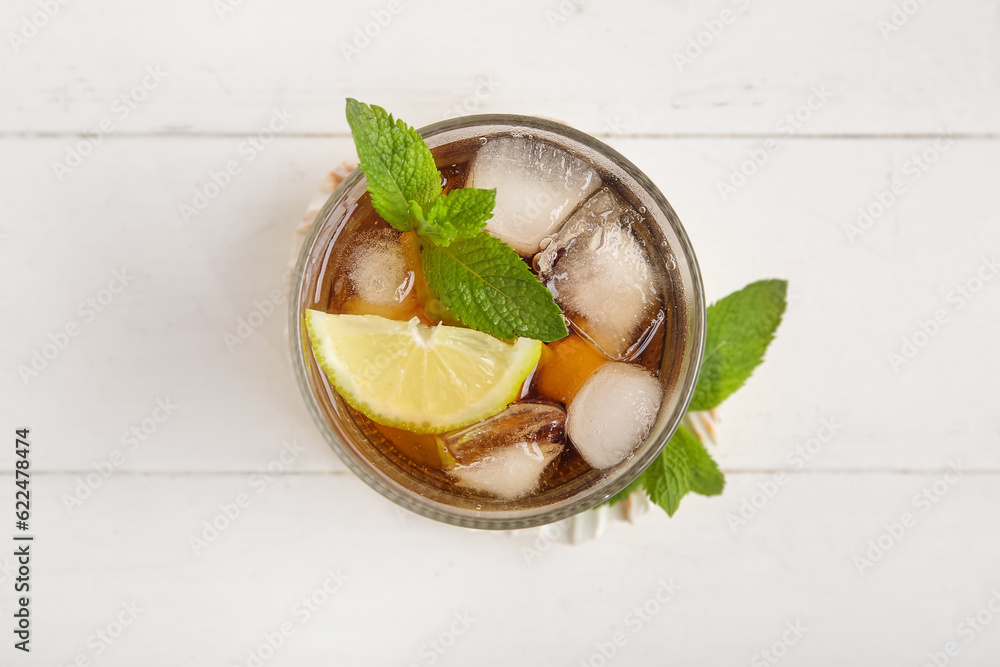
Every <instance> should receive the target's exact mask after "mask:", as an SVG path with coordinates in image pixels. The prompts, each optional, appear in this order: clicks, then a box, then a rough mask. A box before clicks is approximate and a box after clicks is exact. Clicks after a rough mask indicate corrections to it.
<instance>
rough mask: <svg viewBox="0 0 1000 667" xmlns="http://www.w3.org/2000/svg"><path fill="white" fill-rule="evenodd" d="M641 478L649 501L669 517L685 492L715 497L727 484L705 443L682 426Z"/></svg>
mask: <svg viewBox="0 0 1000 667" xmlns="http://www.w3.org/2000/svg"><path fill="white" fill-rule="evenodd" d="M640 479H641V480H642V487H643V488H644V489H645V490H646V493H647V494H649V498H650V500H652V501H653V502H654V503H656V504H657V505H659V506H660V507H662V508H663V509H664V510H666V512H667V514H668V515H669V516H673V515H674V512H676V511H677V508H678V507H679V506H680V504H681V498H683V497H684V496H686V495H687V494H688V492H690V491H694V492H695V493H699V494H702V495H705V496H714V495H718V494H720V493H722V488H723V487H724V486H725V483H726V480H725V478H724V477H723V475H722V472H721V471H720V470H719V466H718V465H716V463H715V461H714V460H712V457H711V456H710V455H709V453H708V451H707V450H706V449H705V446H704V445H703V444H701V441H700V440H698V438H697V436H695V434H694V433H692V432H691V431H689V430H688V429H687V428H686V427H684V426H678V427H677V432H676V433H674V437H672V438H671V439H670V442H668V443H667V446H666V447H665V448H664V450H663V452H661V453H660V455H659V456H658V457H656V460H655V461H653V463H652V465H650V466H649V467H648V468H646V470H645V472H643V473H642V476H641V477H640Z"/></svg>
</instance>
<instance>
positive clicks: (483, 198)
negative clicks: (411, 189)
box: [410, 188, 497, 246]
mask: <svg viewBox="0 0 1000 667" xmlns="http://www.w3.org/2000/svg"><path fill="white" fill-rule="evenodd" d="M496 201H497V191H496V189H493V190H481V189H479V188H462V189H461V190H452V191H451V192H449V193H448V194H444V195H441V196H440V197H437V198H436V199H435V200H434V201H432V202H431V204H430V206H428V207H427V209H426V211H425V210H422V209H421V208H420V207H414V202H411V204H410V211H411V213H412V214H413V217H414V219H415V220H416V228H417V234H419V235H420V236H423V237H424V238H426V239H429V240H430V241H432V242H433V243H435V244H437V245H442V246H446V245H448V244H449V243H451V242H452V241H454V240H455V239H467V238H470V237H473V236H475V235H476V234H478V233H479V231H480V230H481V229H482V228H483V225H485V224H486V221H487V220H489V219H490V218H492V217H493V207H494V206H495V205H496Z"/></svg>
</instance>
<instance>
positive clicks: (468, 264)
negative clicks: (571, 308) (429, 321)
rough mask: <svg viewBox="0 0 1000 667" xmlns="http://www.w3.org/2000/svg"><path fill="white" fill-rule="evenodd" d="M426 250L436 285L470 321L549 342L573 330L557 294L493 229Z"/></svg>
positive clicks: (428, 272)
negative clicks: (560, 305)
mask: <svg viewBox="0 0 1000 667" xmlns="http://www.w3.org/2000/svg"><path fill="white" fill-rule="evenodd" d="M420 256H421V262H422V264H423V267H424V275H425V276H426V277H427V283H428V284H429V285H430V288H431V290H432V291H433V292H434V293H435V294H437V295H438V298H439V299H441V303H443V304H444V305H445V307H446V308H448V309H449V310H451V312H453V313H454V314H455V315H456V316H457V317H458V319H459V320H461V321H462V323H463V324H465V325H466V326H469V327H472V328H473V329H478V330H479V331H484V332H486V333H488V334H492V335H494V336H496V337H497V338H504V339H508V340H509V339H512V338H517V337H519V336H523V337H525V338H534V339H536V340H540V341H544V342H549V341H553V340H559V339H560V338H563V337H565V336H567V335H568V334H569V332H568V331H567V330H566V324H565V322H563V319H562V315H561V314H560V313H561V312H562V311H560V310H559V306H557V305H556V303H555V301H553V300H552V294H551V293H550V292H549V291H548V289H546V288H545V286H544V285H542V283H541V282H539V280H538V278H536V277H535V274H533V273H532V272H531V269H529V268H528V266H527V265H526V264H525V263H524V262H523V261H522V260H521V258H520V257H519V256H518V254H517V253H516V252H514V250H513V249H512V248H511V247H510V246H508V245H507V244H506V243H503V242H502V241H500V240H499V239H497V238H495V237H493V236H492V235H490V233H489V232H485V231H482V232H479V233H478V234H477V235H475V236H473V237H471V238H467V239H458V240H456V241H453V242H452V243H451V244H450V245H448V246H446V247H442V246H438V245H435V244H434V243H426V242H425V243H421V244H420Z"/></svg>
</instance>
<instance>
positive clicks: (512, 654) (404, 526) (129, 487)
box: [0, 474, 1000, 667]
mask: <svg viewBox="0 0 1000 667" xmlns="http://www.w3.org/2000/svg"><path fill="white" fill-rule="evenodd" d="M767 479H768V476H766V475H754V474H743V475H735V476H733V477H732V478H731V480H730V485H729V488H728V489H727V491H726V494H725V495H724V496H723V497H722V498H720V499H704V498H690V499H686V500H685V501H684V504H683V506H682V511H681V512H680V513H679V514H678V515H677V517H676V518H675V519H672V520H671V519H668V518H667V517H666V516H665V515H662V514H659V513H658V514H655V515H648V516H647V517H645V518H644V519H643V520H642V521H640V523H639V524H638V525H635V526H630V525H627V524H620V525H616V526H614V527H613V528H612V529H611V530H610V531H609V533H608V534H607V535H606V536H605V537H604V538H602V539H601V540H599V541H597V542H593V543H589V544H587V545H586V546H583V547H572V546H569V545H566V544H562V543H556V544H552V545H549V543H548V542H546V540H545V539H540V538H539V534H537V533H524V534H520V535H516V536H513V537H512V536H508V535H505V534H490V533H481V532H474V531H464V530H461V529H456V528H451V527H447V526H443V525H438V524H434V523H432V522H429V521H426V520H423V519H420V518H417V517H413V516H408V515H400V514H399V513H397V511H396V510H395V509H394V506H392V505H391V504H389V503H388V502H387V501H384V500H381V499H380V498H378V497H377V496H376V495H375V494H374V493H372V492H370V491H369V490H367V489H366V488H365V487H363V485H362V484H361V483H360V482H359V481H357V480H356V479H354V478H353V477H352V476H350V475H346V474H342V475H318V476H316V475H313V476H284V477H282V478H280V479H278V480H277V481H275V482H274V483H273V484H271V485H270V486H268V487H267V488H266V489H265V490H264V491H263V493H260V494H256V493H255V492H254V491H253V487H252V486H251V485H250V484H249V483H248V479H247V478H246V476H243V475H224V476H219V475H188V476H182V477H173V476H163V475H156V476H143V475H127V476H119V477H115V478H112V479H111V480H110V481H109V483H108V485H107V487H106V488H104V489H102V493H101V494H100V495H97V496H95V497H94V498H93V499H91V500H90V501H89V502H88V503H87V504H86V505H85V506H83V507H82V508H80V509H78V510H77V511H76V512H74V513H73V514H72V515H70V514H67V513H66V512H65V511H64V509H63V507H62V506H61V505H60V503H59V501H58V498H59V496H60V495H61V494H63V493H65V492H67V491H69V490H71V488H72V486H73V484H74V480H73V478H72V477H71V476H64V475H48V476H44V477H38V478H37V479H36V484H37V487H36V488H37V489H38V492H39V496H38V498H39V500H38V507H37V509H36V519H35V527H36V532H37V541H36V542H35V543H34V547H33V548H34V549H35V560H34V577H35V579H34V583H35V586H36V588H35V596H34V598H33V601H32V605H33V609H34V612H35V622H36V626H35V640H34V642H35V643H34V645H33V654H32V658H33V660H34V661H42V662H44V663H45V664H50V665H68V664H71V663H72V661H73V660H74V658H75V656H77V655H78V654H81V653H82V654H84V655H87V656H89V657H93V654H94V648H93V647H94V643H92V645H91V647H89V648H88V645H87V641H88V637H89V636H91V635H92V633H95V632H96V631H97V630H99V629H100V628H102V627H104V626H105V625H106V624H107V623H109V622H112V621H113V620H114V619H115V617H116V615H117V614H118V613H119V610H120V608H121V605H122V603H131V602H132V601H135V602H136V603H137V604H138V606H139V607H140V608H141V609H142V610H143V611H142V612H141V613H139V615H138V618H137V620H136V622H135V623H134V624H133V625H132V626H131V627H128V628H125V630H124V632H123V633H122V634H121V637H120V638H119V639H117V640H116V641H115V642H114V643H113V644H111V646H110V647H109V648H107V650H106V651H105V652H104V653H103V654H102V655H101V656H99V657H98V658H97V659H96V660H95V661H94V663H93V664H101V665H105V666H107V667H115V666H117V665H134V664H135V660H136V658H137V657H138V656H141V655H150V650H153V649H154V648H155V651H156V661H155V664H185V665H191V666H192V667H197V666H200V665H221V664H231V665H245V664H247V659H248V656H247V652H248V651H249V650H251V649H254V648H255V647H257V646H258V645H259V644H260V643H261V642H262V641H263V639H262V636H264V635H266V634H267V633H271V632H274V631H276V630H277V629H279V628H280V627H281V626H282V624H283V623H286V622H287V623H290V624H292V627H293V629H294V634H293V635H291V636H290V637H289V639H288V640H287V641H286V643H285V645H284V646H283V647H282V648H281V649H280V650H278V651H277V652H276V653H275V655H274V656H273V657H272V658H270V659H269V660H268V661H267V662H266V663H265V664H267V665H273V666H275V667H281V666H283V665H299V664H318V663H319V662H320V661H321V660H323V661H326V662H336V663H345V664H361V663H364V664H369V665H376V666H378V665H408V664H418V665H425V664H429V663H430V659H429V658H428V657H427V655H428V654H427V653H426V651H428V650H430V649H428V648H426V647H427V642H429V641H430V640H432V639H435V638H437V637H439V636H441V635H442V633H445V634H447V633H448V631H449V628H450V626H451V625H452V623H453V621H454V620H455V614H465V613H467V614H469V616H470V617H471V618H472V619H473V621H472V622H471V625H470V627H469V628H468V629H467V630H466V631H465V632H463V634H462V635H461V636H457V637H456V638H455V639H454V643H453V646H452V647H450V648H448V649H447V650H446V651H444V653H443V654H442V655H439V656H437V659H436V660H435V661H434V662H435V664H439V665H460V664H469V663H475V664H484V665H505V664H511V663H521V664H524V663H527V664H557V663H558V664H574V665H576V664H579V662H580V660H584V661H585V664H586V661H588V660H590V656H591V654H592V653H593V652H594V651H595V650H596V649H595V644H597V643H604V642H607V641H610V640H611V639H612V637H613V636H614V633H616V632H621V633H623V635H624V637H625V638H626V640H627V641H626V642H625V643H624V645H623V646H622V647H621V648H620V649H618V653H617V656H616V657H615V659H614V661H612V662H617V663H619V664H634V665H647V664H648V665H651V664H663V663H664V661H669V662H671V663H677V664H721V663H725V664H747V663H749V662H750V661H751V660H752V659H753V657H754V656H755V655H756V654H758V652H760V651H761V650H763V649H766V648H768V647H770V646H771V645H772V643H774V642H776V641H780V640H781V638H782V635H783V633H784V632H785V624H786V623H787V622H793V623H795V622H798V623H801V625H802V626H804V627H805V628H807V629H808V630H807V631H806V633H805V635H804V636H803V637H802V638H801V640H800V641H799V642H798V643H797V644H795V645H794V646H792V647H791V648H790V649H789V651H788V655H787V657H785V658H784V660H783V664H788V665H813V666H826V665H830V666H834V665H842V664H844V663H845V662H848V661H850V662H851V663H852V664H859V665H863V666H867V665H873V666H874V665H884V664H923V661H925V660H926V659H927V653H928V652H935V651H940V650H942V647H943V646H944V645H945V643H946V642H948V641H952V640H955V641H957V642H958V644H959V646H960V648H961V659H962V661H963V662H964V663H965V664H986V663H988V662H989V660H990V659H991V658H992V659H994V660H995V659H996V657H997V656H998V655H1000V630H998V628H1000V619H997V618H996V617H995V614H994V618H993V622H992V624H989V625H986V627H985V628H984V630H983V631H982V632H980V633H976V634H974V635H973V641H971V642H968V643H967V642H966V641H965V640H964V635H957V634H956V626H957V625H958V624H959V623H961V622H962V621H963V619H964V618H965V617H966V616H968V615H975V614H976V612H977V611H978V610H979V609H981V608H982V607H983V606H984V605H986V603H987V602H989V600H990V598H991V597H992V595H993V592H992V591H994V590H996V589H997V588H998V586H1000V581H998V580H997V578H996V571H995V555H996V553H997V550H998V549H1000V541H998V540H1000V538H998V535H1000V530H998V528H1000V524H998V519H997V515H996V512H995V511H993V508H994V507H995V506H996V504H997V502H1000V485H998V479H997V477H996V476H995V475H989V476H973V475H966V476H965V477H963V478H962V479H961V480H960V481H959V482H958V483H957V484H955V485H953V486H951V487H950V488H949V491H948V492H947V493H946V494H945V495H944V496H943V497H942V498H941V499H940V500H939V502H937V503H935V504H934V505H933V506H932V509H931V510H929V511H927V512H926V513H924V512H921V511H920V509H919V508H918V507H917V506H915V505H914V504H913V503H912V501H911V497H912V496H913V495H914V494H917V493H920V491H921V489H922V488H923V487H924V486H927V485H932V484H933V483H934V482H935V481H937V480H938V478H937V477H936V476H933V475H930V476H926V475H881V474H869V475H838V474H821V475H798V476H795V477H794V478H793V479H792V480H791V481H789V482H788V483H787V484H786V485H784V486H782V487H781V488H780V490H779V492H778V493H777V495H775V496H774V498H773V499H772V500H770V501H769V502H768V503H767V504H766V505H764V506H763V507H762V508H761V509H760V510H759V514H758V515H757V516H756V517H754V518H752V519H751V520H750V521H749V523H748V524H747V525H746V526H743V527H741V528H740V529H739V530H738V531H737V532H736V533H734V532H733V531H732V530H731V529H730V527H729V525H727V520H726V515H727V514H728V513H731V512H736V511H738V510H739V504H740V502H741V500H742V499H743V498H744V497H749V495H750V494H752V493H753V492H754V491H755V490H756V489H757V485H758V484H759V483H763V482H765V481H766V480H767ZM3 481H8V482H9V477H8V476H4V478H3ZM5 486H6V487H9V486H10V485H9V484H7V485H5ZM43 489H44V492H43V491H42V490H43ZM239 493H248V494H250V495H251V502H250V504H249V506H248V507H247V508H246V509H244V510H243V511H242V514H241V515H240V516H238V517H237V518H236V519H234V520H233V521H232V522H231V525H230V526H229V527H228V528H227V529H225V530H223V531H222V532H221V534H220V536H219V537H218V538H217V539H216V540H215V541H213V542H212V543H211V544H210V545H209V546H208V548H207V549H205V550H203V551H201V552H200V553H199V554H198V555H195V554H194V552H193V549H192V547H191V546H190V544H189V538H190V536H191V535H192V534H197V533H198V532H199V531H201V530H203V522H204V521H206V520H209V521H211V520H213V517H214V516H215V515H216V513H217V512H219V509H218V506H219V505H220V504H226V503H232V502H233V501H234V499H235V498H236V496H237V494H239ZM6 495H7V494H6V492H5V496H6ZM904 512H909V513H911V514H913V515H914V522H913V525H912V527H910V528H908V529H907V530H905V531H904V532H903V534H902V535H901V536H900V537H899V538H898V539H897V540H895V541H894V543H893V544H892V545H891V546H890V547H889V548H888V551H887V552H886V555H884V556H883V557H882V558H881V559H880V560H879V561H878V562H876V563H875V564H874V566H873V567H871V568H867V569H865V571H864V573H863V574H859V572H858V570H857V568H856V566H855V565H854V561H853V559H854V556H856V555H859V554H864V552H865V550H866V549H868V546H867V545H868V542H869V541H870V540H876V541H877V540H879V539H880V536H881V534H882V532H883V530H884V528H883V524H887V523H888V524H892V523H894V522H898V521H899V520H900V517H901V516H902V514H903V513H904ZM292 517H294V520H291V519H292ZM220 525H222V522H221V521H220ZM973 525H974V526H976V527H977V528H976V530H973V531H970V530H969V528H968V527H969V526H973ZM885 539H887V538H883V542H884V543H886V544H888V543H887V542H885ZM6 565H7V566H8V567H9V565H10V562H9V561H8V563H7V564H6ZM330 569H333V570H334V571H335V572H336V570H337V569H339V570H340V571H341V573H342V574H343V575H346V576H347V577H349V579H347V580H346V581H345V582H344V583H343V586H342V588H341V589H340V590H339V591H337V592H336V593H334V594H332V595H330V596H329V598H328V599H327V600H326V602H325V604H323V605H322V606H319V605H317V611H316V612H315V614H312V615H311V616H310V617H309V618H308V619H304V615H303V614H302V613H299V614H297V613H296V612H295V611H294V610H295V605H296V603H297V601H298V600H300V599H301V598H302V597H303V596H310V595H312V594H313V592H314V591H316V590H317V588H318V587H319V586H321V584H322V583H323V581H324V579H325V578H326V577H327V576H328V575H327V574H326V573H327V571H328V570H330ZM661 580H666V581H668V582H669V581H672V582H673V583H675V584H677V585H678V586H679V587H680V590H678V591H677V592H676V594H675V596H674V597H673V599H672V600H670V601H669V602H668V603H666V604H662V605H660V607H659V608H658V609H657V605H656V604H655V603H651V602H649V600H651V599H655V595H656V593H657V591H658V589H659V588H660V586H661V584H660V582H661ZM661 598H665V595H661ZM84 600H85V601H86V603H83V602H82V601H84ZM318 600H322V596H319V598H318ZM647 603H648V604H649V609H650V614H649V615H648V616H647V617H646V618H647V620H646V621H645V622H643V623H642V627H641V629H640V630H639V631H638V632H637V631H636V628H637V625H638V623H637V618H638V617H637V616H636V615H635V614H634V612H633V609H634V608H635V607H636V606H641V605H645V604H647ZM11 604H12V603H11V599H10V596H7V595H5V596H3V597H2V598H0V610H2V612H3V613H4V614H5V615H8V614H10V613H11V612H12V606H11ZM994 606H996V604H994ZM654 612H655V613H654ZM630 614H631V615H630ZM455 629H456V630H458V629H462V628H461V627H460V626H455ZM165 637H176V638H180V639H178V640H177V641H165V639H164V638H165ZM443 641H444V642H445V643H447V642H448V639H447V638H445V639H443ZM92 642H96V643H97V644H99V643H100V642H99V641H98V640H92ZM422 649H423V650H424V651H425V652H424V653H421V651H422ZM19 664H20V663H19ZM25 664H26V663H25ZM594 664H600V663H599V662H595V663H594Z"/></svg>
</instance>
